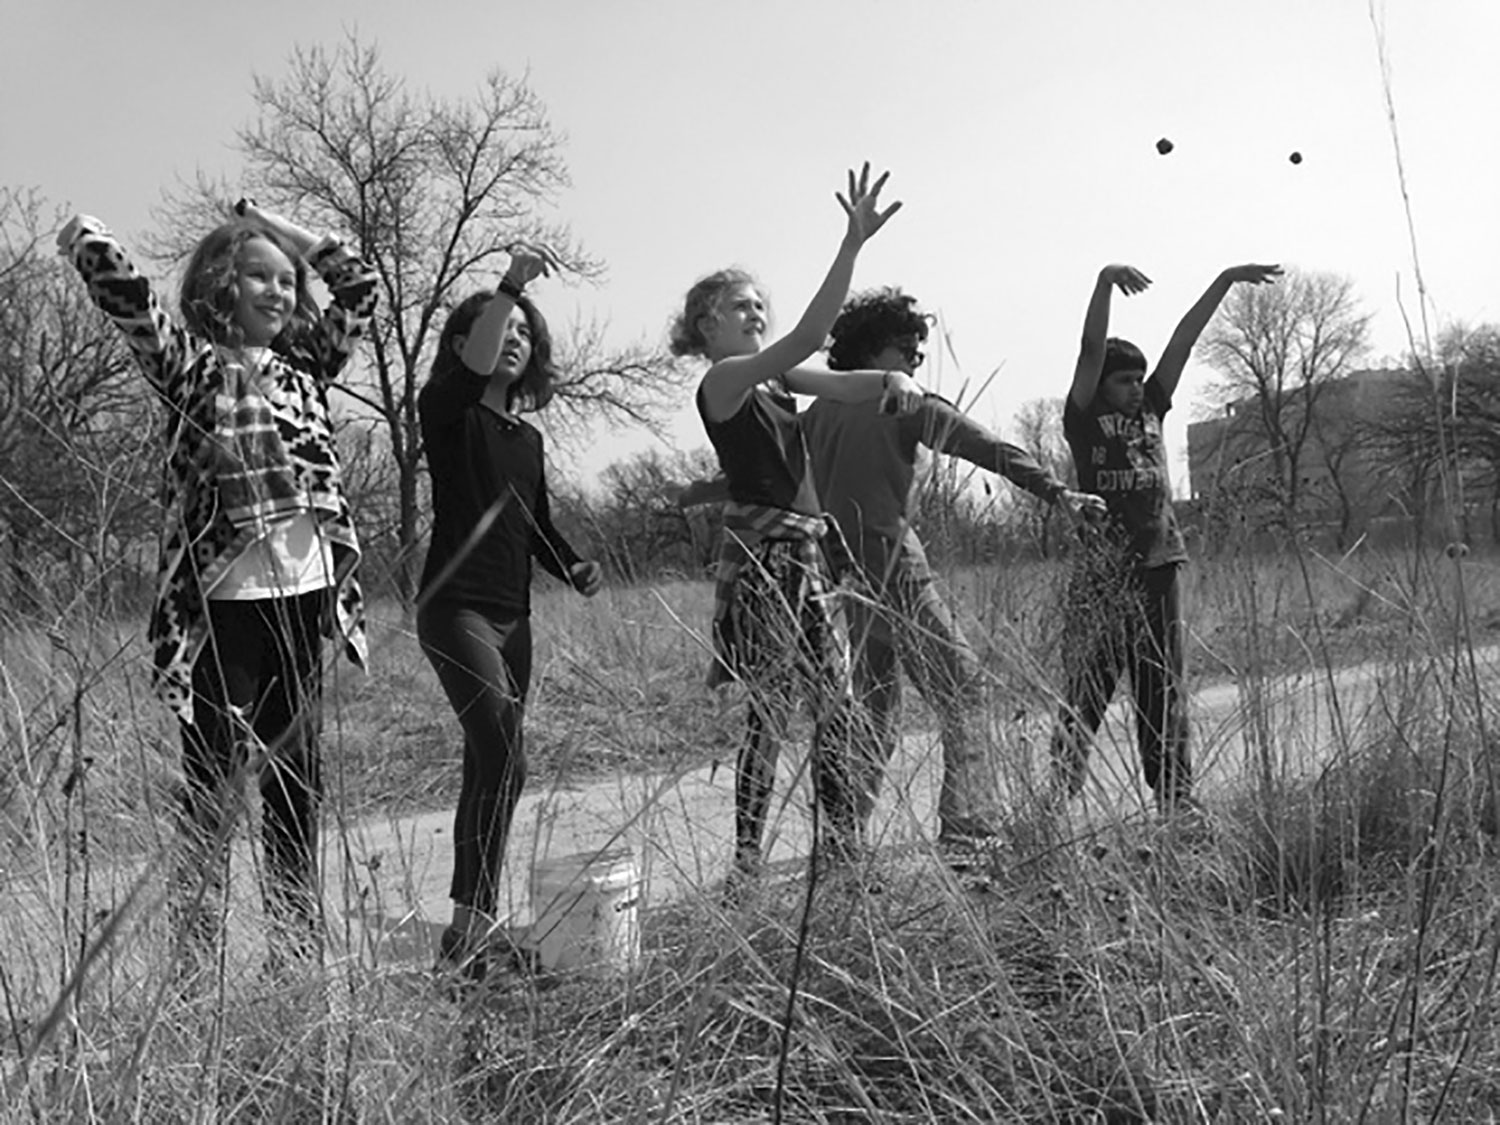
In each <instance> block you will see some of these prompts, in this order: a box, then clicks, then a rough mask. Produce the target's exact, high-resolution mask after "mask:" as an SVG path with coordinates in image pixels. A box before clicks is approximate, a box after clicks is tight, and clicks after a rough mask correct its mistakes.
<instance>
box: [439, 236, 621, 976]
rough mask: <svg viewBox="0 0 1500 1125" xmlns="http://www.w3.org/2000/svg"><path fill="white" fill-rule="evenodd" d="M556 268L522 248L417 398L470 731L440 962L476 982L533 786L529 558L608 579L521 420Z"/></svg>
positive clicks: (534, 402) (546, 352) (548, 379)
mask: <svg viewBox="0 0 1500 1125" xmlns="http://www.w3.org/2000/svg"><path fill="white" fill-rule="evenodd" d="M552 264H553V262H552V258H551V256H550V255H549V254H547V253H546V251H541V250H532V249H529V248H521V249H518V250H516V251H515V252H514V253H513V255H512V258H511V263H510V268H509V269H508V270H507V271H506V274H505V278H504V279H503V280H502V281H501V282H500V286H499V288H498V289H497V290H496V291H495V292H494V293H489V292H481V293H476V294H474V295H473V296H471V297H469V298H468V299H467V300H465V301H464V302H463V303H462V304H460V305H459V306H458V308H456V309H454V310H453V313H452V314H451V315H450V316H449V317H448V320H447V323H446V324H444V326H443V332H442V337H441V339H440V340H439V343H438V354H437V358H436V359H435V360H434V361H433V364H432V377H431V378H430V379H429V380H428V382H427V385H426V386H425V387H423V388H422V392H421V395H420V397H419V399H418V409H419V412H420V415H421V423H422V442H423V445H424V446H425V448H426V453H427V465H428V469H429V470H430V472H431V475H432V506H433V529H432V545H431V547H430V548H429V550H428V554H427V564H426V566H425V568H424V569H423V572H422V592H421V595H420V597H419V598H418V605H419V607H420V608H419V609H418V612H417V636H418V638H419V639H420V640H421V642H422V648H423V651H425V652H426V654H427V658H428V660H429V661H431V663H432V666H433V669H434V670H435V671H436V672H437V675H438V680H439V681H440V682H441V683H442V685H443V690H444V692H446V693H447V696H448V701H449V703H451V704H452V705H453V710H454V711H455V712H456V713H457V715H458V720H459V723H460V725H461V726H462V727H463V732H464V757H463V785H462V788H461V790H460V793H459V799H458V813H457V816H456V818H455V822H454V828H453V848H454V863H453V882H452V885H451V888H450V891H449V895H450V897H451V898H452V899H453V921H452V923H451V924H450V925H449V927H448V929H447V930H446V932H444V934H443V938H442V942H441V945H440V948H439V957H440V961H441V962H442V963H444V964H446V965H448V966H450V967H452V968H455V969H457V970H459V971H461V972H463V973H464V974H465V975H467V976H470V977H476V978H477V977H479V976H481V975H482V974H483V971H484V964H485V958H484V955H485V943H486V939H487V937H488V935H489V933H490V931H491V929H492V928H493V926H494V924H495V920H496V919H495V898H496V886H497V882H498V876H499V872H500V864H501V862H502V860H503V859H504V856H505V845H506V841H507V839H508V837H509V835H510V824H511V818H512V816H513V815H514V813H515V808H516V802H517V801H518V800H519V799H520V796H521V788H522V785H523V784H524V782H525V779H526V759H525V754H524V752H523V750H522V744H521V718H522V711H523V708H524V705H525V701H526V692H527V689H528V687H529V686H530V681H531V622H530V611H531V596H530V591H531V560H532V559H533V558H535V559H536V560H537V561H538V562H539V563H541V565H542V567H543V569H545V570H547V571H548V572H549V573H551V574H553V575H555V576H556V577H557V578H559V579H561V580H562V581H564V582H567V583H568V584H569V585H571V586H572V587H573V588H574V589H576V590H578V591H579V592H580V593H581V594H583V595H584V596H586V597H592V596H593V595H594V594H595V593H597V592H598V589H599V585H600V580H601V571H600V567H599V564H598V563H595V562H585V561H583V560H582V559H580V558H579V557H578V554H577V553H576V552H575V551H574V550H573V548H572V547H571V546H570V545H569V544H568V542H567V540H565V539H564V538H563V537H562V536H561V535H560V534H558V532H557V529H556V528H554V527H553V526H552V518H551V514H550V512H549V509H548V503H547V482H546V478H545V476H544V473H543V458H542V435H541V434H540V433H539V432H538V431H537V429H536V428H535V427H534V426H531V425H530V424H528V423H527V422H524V421H522V420H521V418H520V417H518V415H517V410H518V408H520V407H522V406H526V407H529V408H531V409H537V408H539V407H541V406H542V405H544V404H545V403H546V402H547V400H548V399H549V398H550V397H551V394H552V387H553V382H554V380H555V377H556V372H555V370H554V369H553V367H552V344H551V337H550V335H549V334H548V331H547V323H546V321H545V320H543V318H542V316H541V314H540V313H539V312H538V311H537V309H536V306H535V305H533V304H532V303H531V300H530V299H529V298H527V297H526V296H524V295H523V293H522V290H523V289H524V288H525V286H526V284H527V283H528V282H530V281H532V280H533V279H535V278H536V277H538V276H541V275H543V274H546V273H548V272H549V271H550V267H551V265H552Z"/></svg>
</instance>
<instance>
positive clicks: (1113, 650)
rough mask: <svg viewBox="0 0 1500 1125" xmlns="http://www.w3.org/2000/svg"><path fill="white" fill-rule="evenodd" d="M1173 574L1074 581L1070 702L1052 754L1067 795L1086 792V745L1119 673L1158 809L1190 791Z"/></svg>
mask: <svg viewBox="0 0 1500 1125" xmlns="http://www.w3.org/2000/svg"><path fill="white" fill-rule="evenodd" d="M1180 570H1181V567H1180V566H1178V565H1176V564H1171V565H1167V566H1158V567H1150V568H1147V569H1140V568H1133V567H1115V568H1111V567H1106V566H1100V565H1095V566H1091V567H1085V568H1083V569H1081V570H1079V571H1078V572H1077V573H1075V575H1074V578H1073V581H1072V582H1071V584H1070V586H1069V590H1068V606H1067V611H1066V618H1065V621H1064V625H1063V659H1064V661H1065V662H1066V677H1067V684H1066V689H1065V690H1066V692H1067V695H1066V697H1065V701H1064V706H1063V709H1062V713H1061V715H1060V716H1059V718H1058V729H1057V734H1056V735H1055V736H1054V739H1053V747H1052V750H1053V758H1054V761H1055V762H1056V765H1057V769H1058V773H1059V778H1060V780H1062V781H1063V782H1064V783H1065V784H1066V786H1067V791H1068V793H1069V794H1070V795H1076V794H1077V793H1078V792H1080V791H1081V790H1082V789H1083V780H1084V772H1085V769H1086V766H1087V762H1088V753H1089V745H1090V743H1091V742H1092V741H1093V736H1094V734H1095V733H1096V732H1097V731H1098V729H1099V725H1100V724H1101V723H1102V722H1103V721H1104V713H1105V711H1106V710H1107V709H1108V708H1109V702H1110V699H1111V697H1113V695H1114V693H1115V687H1116V685H1117V684H1118V683H1119V679H1120V676H1121V674H1122V673H1126V672H1128V673H1129V675H1130V682H1131V687H1132V689H1133V693H1134V699H1135V721H1136V737H1137V739H1138V741H1139V744H1140V755H1141V770H1142V773H1143V774H1144V775H1145V779H1146V784H1147V785H1149V786H1150V787H1151V788H1152V790H1153V791H1154V792H1155V793H1156V799H1157V802H1158V804H1160V805H1161V806H1163V807H1164V808H1165V807H1170V806H1171V805H1172V804H1174V803H1175V802H1177V801H1178V800H1180V799H1182V798H1184V797H1186V796H1187V795H1188V793H1189V790H1190V789H1191V788H1192V767H1191V763H1190V762H1189V759H1188V727H1187V706H1186V696H1185V691H1184V685H1183V648H1182V603H1181V593H1180V590H1179V571H1180Z"/></svg>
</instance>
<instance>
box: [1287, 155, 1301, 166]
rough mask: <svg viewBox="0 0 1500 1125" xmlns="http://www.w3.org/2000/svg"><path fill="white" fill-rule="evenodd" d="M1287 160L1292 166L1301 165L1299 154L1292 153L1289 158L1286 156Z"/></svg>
mask: <svg viewBox="0 0 1500 1125" xmlns="http://www.w3.org/2000/svg"><path fill="white" fill-rule="evenodd" d="M1287 159H1288V160H1290V161H1291V162H1292V163H1293V164H1301V163H1302V154H1301V153H1300V152H1294V153H1292V155H1291V156H1288V157H1287Z"/></svg>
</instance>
